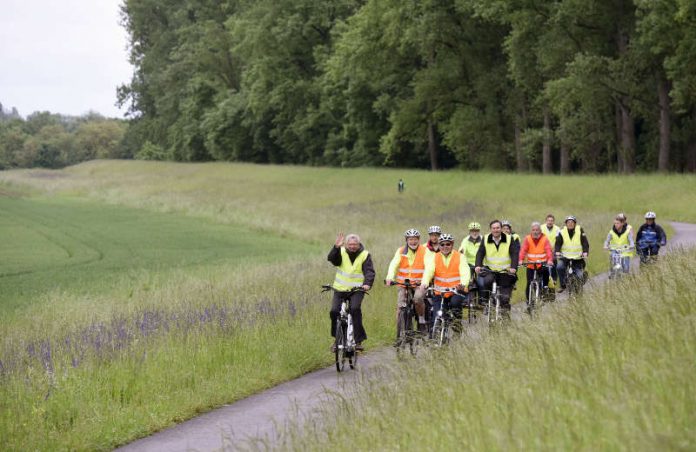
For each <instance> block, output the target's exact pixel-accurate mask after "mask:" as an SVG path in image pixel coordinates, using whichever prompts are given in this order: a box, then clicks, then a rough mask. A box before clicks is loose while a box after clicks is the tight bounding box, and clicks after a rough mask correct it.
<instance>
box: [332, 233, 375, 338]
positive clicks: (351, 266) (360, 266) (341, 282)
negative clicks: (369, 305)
mask: <svg viewBox="0 0 696 452" xmlns="http://www.w3.org/2000/svg"><path fill="white" fill-rule="evenodd" d="M344 241H345V246H343V245H344ZM327 259H328V261H329V262H331V263H332V264H334V265H335V266H336V267H337V268H336V276H335V277H334V282H333V288H334V289H336V291H338V292H344V293H345V292H350V290H351V289H352V288H354V287H362V288H363V290H370V287H372V284H373V283H374V282H375V268H374V266H373V265H372V257H371V256H370V253H369V252H368V251H367V250H366V249H365V247H364V246H363V245H362V243H360V237H358V236H357V235H356V234H348V236H344V234H343V233H342V232H339V233H338V237H336V243H335V244H334V246H333V247H332V248H331V251H329V256H328V258H327ZM364 296H365V294H364V293H362V292H355V293H353V295H351V297H350V314H351V316H352V317H353V329H354V334H355V342H356V347H355V348H356V350H362V349H363V347H362V345H361V343H362V341H364V340H365V339H367V334H366V333H365V328H364V327H363V324H362V310H361V309H360V307H361V305H362V300H363V297H364ZM341 300H342V298H341V296H340V294H338V293H337V292H334V296H333V300H332V303H331V311H330V313H329V315H330V316H331V336H334V337H335V334H336V320H337V319H338V316H339V315H340V312H341ZM334 346H335V344H334ZM334 346H332V351H333V347H334Z"/></svg>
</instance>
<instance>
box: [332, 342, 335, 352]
mask: <svg viewBox="0 0 696 452" xmlns="http://www.w3.org/2000/svg"><path fill="white" fill-rule="evenodd" d="M331 353H336V343H335V342H334V343H333V344H331Z"/></svg>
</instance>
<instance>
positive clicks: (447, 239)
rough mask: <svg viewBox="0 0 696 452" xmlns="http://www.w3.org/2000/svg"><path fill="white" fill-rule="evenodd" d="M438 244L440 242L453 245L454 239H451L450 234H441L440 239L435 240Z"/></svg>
mask: <svg viewBox="0 0 696 452" xmlns="http://www.w3.org/2000/svg"><path fill="white" fill-rule="evenodd" d="M437 241H438V242H439V243H442V242H452V243H454V237H452V234H442V235H441V236H440V238H439V239H438V240H437Z"/></svg>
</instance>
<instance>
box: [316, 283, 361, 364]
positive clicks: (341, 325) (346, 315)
mask: <svg viewBox="0 0 696 452" xmlns="http://www.w3.org/2000/svg"><path fill="white" fill-rule="evenodd" d="M321 287H322V289H323V290H322V293H323V292H328V291H329V290H333V291H334V292H336V293H338V294H339V296H340V297H341V312H340V314H339V316H338V319H337V321H336V342H335V351H334V354H335V356H336V370H337V371H338V372H342V371H343V370H344V369H345V366H346V361H348V364H349V366H350V368H351V369H355V366H356V365H357V363H358V351H357V350H356V349H355V346H356V343H355V338H354V337H353V316H352V315H350V297H351V296H352V295H353V294H354V293H355V292H362V293H364V294H365V295H367V294H368V292H367V291H366V290H365V289H363V288H362V287H353V288H352V289H351V290H350V291H348V292H343V291H339V290H336V289H334V288H333V287H332V286H330V285H323V286H321Z"/></svg>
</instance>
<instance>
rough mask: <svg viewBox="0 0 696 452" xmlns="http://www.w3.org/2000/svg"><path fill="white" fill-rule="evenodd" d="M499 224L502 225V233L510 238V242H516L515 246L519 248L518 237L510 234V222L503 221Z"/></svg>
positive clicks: (512, 233)
mask: <svg viewBox="0 0 696 452" xmlns="http://www.w3.org/2000/svg"><path fill="white" fill-rule="evenodd" d="M500 224H502V225H503V232H504V233H505V234H507V235H509V236H511V237H512V240H514V241H516V242H517V245H518V246H519V244H520V236H519V235H518V234H516V233H514V232H512V223H510V220H503V221H501V222H500Z"/></svg>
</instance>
